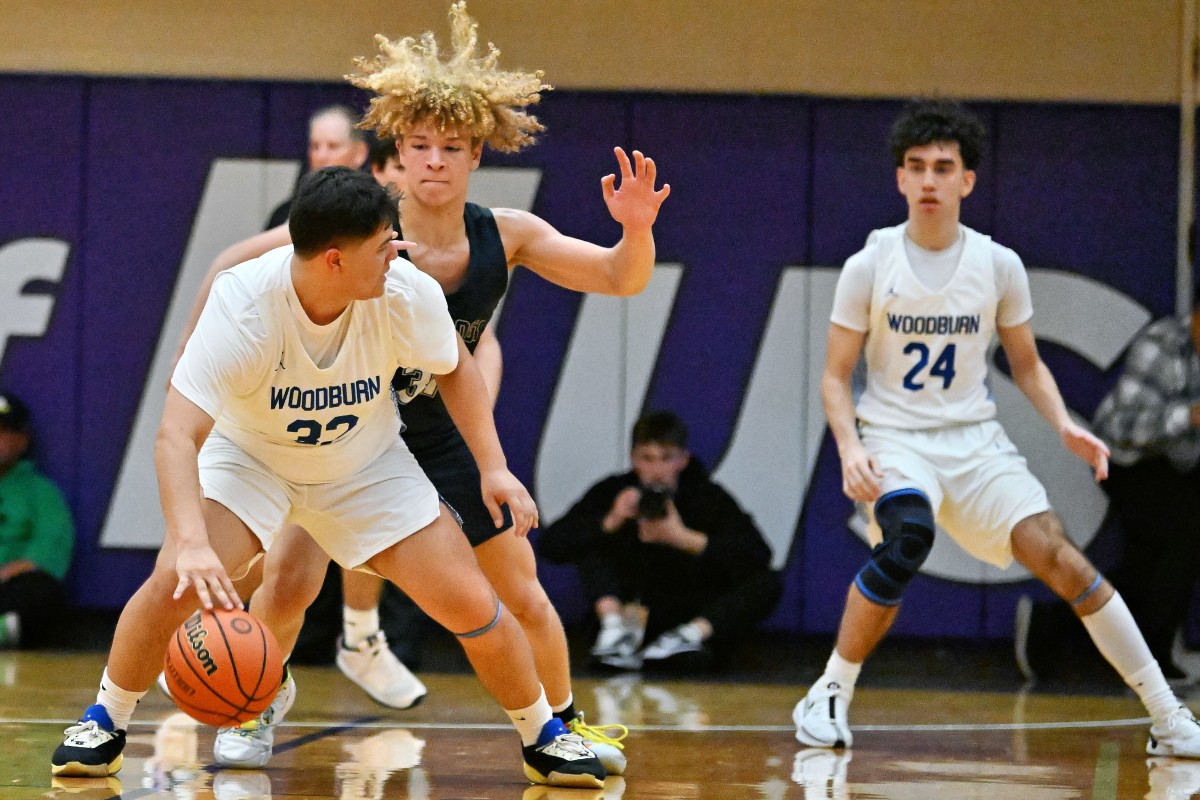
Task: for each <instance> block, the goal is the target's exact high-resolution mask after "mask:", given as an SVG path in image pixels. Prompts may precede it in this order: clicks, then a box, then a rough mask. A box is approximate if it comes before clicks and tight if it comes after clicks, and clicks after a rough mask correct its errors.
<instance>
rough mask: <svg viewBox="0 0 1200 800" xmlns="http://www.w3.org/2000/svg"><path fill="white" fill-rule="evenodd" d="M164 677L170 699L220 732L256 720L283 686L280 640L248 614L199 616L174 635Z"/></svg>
mask: <svg viewBox="0 0 1200 800" xmlns="http://www.w3.org/2000/svg"><path fill="white" fill-rule="evenodd" d="M163 672H164V674H165V675H166V679H167V688H168V689H169V690H170V692H171V699H172V700H174V701H175V704H176V705H177V706H179V708H180V709H181V710H182V711H184V712H185V713H187V714H188V715H189V716H191V717H194V718H195V719H197V720H199V721H200V722H204V723H207V724H209V725H214V726H217V727H227V726H230V725H238V724H240V723H243V722H246V721H248V720H251V719H254V718H255V717H257V716H258V715H259V714H261V713H262V712H263V710H264V709H266V707H267V706H269V705H270V704H271V701H272V700H273V699H274V698H275V692H276V691H278V689H279V686H280V685H281V684H282V683H283V659H282V658H281V656H280V654H279V645H278V644H277V643H276V642H275V637H274V636H273V635H272V634H271V632H270V631H269V630H267V629H266V628H265V627H264V626H263V624H262V623H261V622H259V621H258V620H257V619H255V618H254V617H252V616H250V614H248V613H246V612H245V611H240V610H237V609H234V610H233V611H225V610H223V609H214V610H212V611H197V612H196V613H195V614H194V615H192V616H191V617H189V618H188V619H187V621H186V622H184V623H183V624H182V625H180V626H179V628H177V629H176V630H175V635H174V636H172V637H171V643H170V644H169V645H168V646H167V657H166V662H165V664H164V665H163Z"/></svg>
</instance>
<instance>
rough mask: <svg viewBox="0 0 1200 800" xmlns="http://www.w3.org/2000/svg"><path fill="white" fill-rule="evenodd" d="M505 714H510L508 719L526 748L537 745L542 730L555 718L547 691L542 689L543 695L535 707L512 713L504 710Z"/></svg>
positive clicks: (515, 710) (520, 709)
mask: <svg viewBox="0 0 1200 800" xmlns="http://www.w3.org/2000/svg"><path fill="white" fill-rule="evenodd" d="M504 713H505V714H508V718H509V719H511V720H512V724H513V726H514V727H516V729H517V733H519V734H520V735H521V744H523V745H524V746H526V747H528V746H529V745H531V744H537V740H538V736H539V735H540V734H541V732H542V728H544V727H546V723H547V722H549V721H550V719H551V718H552V717H553V716H554V714H552V713H551V712H550V704H549V703H548V702H546V690H545V689H541V694H539V695H538V699H537V702H535V703H534V704H533V705H531V706H526V707H525V708H518V709H514V710H512V711H509V710H508V709H504Z"/></svg>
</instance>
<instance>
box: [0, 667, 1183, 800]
mask: <svg viewBox="0 0 1200 800" xmlns="http://www.w3.org/2000/svg"><path fill="white" fill-rule="evenodd" d="M103 662H104V656H103V654H101V653H95V652H90V653H11V652H10V653H0V798H4V800H31V799H32V798H64V799H65V798H76V799H77V800H108V798H113V797H117V796H120V797H122V798H155V799H156V798H164V799H166V798H175V799H176V800H211V798H214V797H215V798H218V800H250V799H251V798H340V799H341V800H352V799H353V798H365V799H369V800H378V799H380V798H396V799H397V800H468V799H470V800H476V799H478V800H615V799H616V798H627V800H642V798H656V799H658V798H683V799H686V800H710V799H711V800H741V799H742V798H745V799H746V800H750V799H751V798H753V799H754V800H784V799H785V798H789V799H790V798H795V799H796V800H854V799H857V798H864V799H865V798H886V799H887V800H910V799H911V800H943V799H945V800H1068V798H1085V799H1087V800H1114V799H1116V798H1120V800H1128V799H1129V798H1147V799H1148V800H1182V799H1183V798H1188V797H1193V796H1197V797H1200V762H1186V761H1180V760H1175V759H1148V758H1147V756H1146V754H1145V744H1146V730H1147V724H1148V723H1147V722H1146V720H1144V719H1143V710H1142V708H1141V706H1140V704H1139V703H1138V702H1137V701H1136V700H1135V699H1134V698H1133V697H1132V695H1123V694H1120V693H1112V694H1108V695H1094V696H1092V695H1078V694H1073V695H1060V694H1043V693H1040V692H1025V691H991V692H987V693H983V692H978V691H954V690H940V691H933V690H929V689H902V688H872V687H870V686H865V687H860V689H859V690H858V692H857V694H856V696H855V700H854V704H853V706H852V708H851V722H852V726H853V728H854V730H855V743H854V744H855V747H854V749H853V750H851V751H846V752H844V753H839V752H833V751H826V750H806V749H804V748H803V747H802V746H800V745H798V744H797V743H796V741H795V739H794V738H793V735H792V724H791V718H790V716H791V709H792V706H793V705H794V704H795V703H796V701H797V700H798V699H799V698H800V697H801V695H802V694H803V693H804V691H805V688H806V687H805V686H803V685H800V684H795V685H789V684H786V683H771V684H732V683H709V682H691V681H660V680H652V679H648V678H645V677H638V676H634V675H626V676H619V677H614V678H608V679H605V678H586V679H580V680H579V681H578V682H577V687H576V693H577V702H578V704H579V705H580V706H581V707H583V708H585V709H586V710H587V712H588V713H589V715H590V717H591V718H592V719H594V720H596V721H600V722H605V721H612V720H620V721H622V722H624V723H625V724H627V725H628V726H629V727H630V728H631V733H630V736H629V739H628V740H627V742H628V748H627V751H626V752H627V753H628V755H629V767H628V770H627V771H626V775H625V776H624V778H609V780H608V782H607V784H606V786H605V788H604V790H603V791H599V790H597V791H590V790H581V789H548V788H546V787H535V786H530V785H529V784H528V783H527V782H526V781H525V779H524V777H523V775H522V773H521V765H520V757H519V754H518V743H517V740H516V737H515V734H514V733H513V731H512V729H511V727H510V725H509V724H508V722H507V720H506V719H505V718H504V717H503V715H502V713H501V712H500V711H499V709H497V708H496V707H495V705H494V704H493V703H492V701H491V700H490V699H489V698H488V697H487V696H486V695H485V694H484V692H483V691H482V689H481V688H480V687H479V685H478V683H476V681H475V679H474V678H473V677H471V676H469V675H463V674H450V673H433V674H425V675H423V678H424V680H425V682H426V684H427V685H428V687H429V692H430V693H429V697H428V698H427V699H426V701H425V702H424V703H423V704H421V705H420V706H419V707H417V708H416V709H412V710H410V711H403V712H398V711H392V710H389V709H385V708H381V707H380V706H377V705H375V704H374V703H373V702H372V701H371V700H370V699H369V698H367V697H366V696H365V695H364V694H362V693H361V692H359V690H358V689H357V688H356V687H355V686H353V685H352V684H351V683H349V681H347V680H346V679H345V678H343V677H342V675H341V674H340V673H339V672H338V671H337V669H336V668H333V667H297V668H294V674H295V676H296V679H297V681H298V684H299V689H300V693H299V698H298V700H297V702H296V706H295V708H293V709H292V711H291V713H290V714H289V716H288V719H287V721H286V722H285V723H284V724H283V725H281V726H280V728H279V730H278V732H277V735H276V743H275V756H274V758H273V759H272V761H271V763H270V765H269V766H268V767H267V769H265V770H262V771H238V770H218V769H216V768H215V767H213V766H212V738H213V731H212V729H210V728H206V727H204V726H201V725H198V724H196V723H194V722H192V721H191V720H190V719H189V718H187V717H185V716H184V715H183V714H181V713H179V712H178V711H176V710H175V708H174V706H173V705H171V703H170V701H169V700H167V699H166V698H164V697H163V696H162V695H160V694H158V693H157V690H152V691H151V693H150V694H148V695H147V696H146V699H145V700H144V701H143V702H142V705H141V707H140V708H139V709H138V713H137V715H136V716H135V717H134V723H133V725H132V726H131V728H130V736H129V745H128V747H127V748H126V750H125V756H126V758H125V765H124V768H123V769H122V770H121V772H120V773H119V774H118V775H117V776H116V777H115V778H110V779H107V780H91V779H73V780H65V779H64V780H53V781H52V780H51V776H50V769H49V758H50V754H51V752H52V751H53V749H54V747H55V746H56V745H57V744H58V742H59V741H60V739H61V736H62V731H63V729H64V727H66V726H67V725H68V724H70V723H71V722H73V721H74V720H75V718H76V717H77V716H78V714H79V713H80V712H81V711H82V709H83V708H84V707H85V706H87V705H88V704H89V703H91V702H92V700H93V698H94V697H95V691H96V685H97V682H98V679H99V676H100V673H101V671H102V669H103ZM950 680H953V676H950ZM1185 696H1189V695H1188V693H1187V692H1185ZM1189 699H1190V700H1191V701H1192V705H1193V707H1195V706H1196V704H1197V703H1196V701H1197V700H1200V692H1197V691H1196V690H1192V691H1191V693H1190V696H1189Z"/></svg>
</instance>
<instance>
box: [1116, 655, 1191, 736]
mask: <svg viewBox="0 0 1200 800" xmlns="http://www.w3.org/2000/svg"><path fill="white" fill-rule="evenodd" d="M1125 682H1126V683H1128V684H1129V688H1130V689H1133V691H1135V692H1137V696H1138V698H1139V699H1140V700H1141V701H1142V705H1144V706H1145V707H1146V710H1147V711H1149V712H1150V716H1151V718H1152V719H1153V720H1154V721H1155V722H1162V721H1163V720H1165V719H1166V718H1167V716H1168V715H1170V714H1171V712H1173V711H1174V710H1175V709H1177V708H1179V707H1180V706H1181V705H1183V704H1182V703H1180V702H1179V698H1178V697H1176V696H1175V692H1173V691H1171V687H1170V685H1169V684H1168V683H1167V679H1166V678H1164V677H1163V673H1162V667H1160V666H1159V665H1158V662H1157V661H1151V662H1150V663H1149V664H1147V665H1146V666H1145V667H1143V668H1142V669H1140V670H1138V671H1137V672H1135V673H1133V674H1132V675H1130V676H1129V677H1128V678H1126V679H1125Z"/></svg>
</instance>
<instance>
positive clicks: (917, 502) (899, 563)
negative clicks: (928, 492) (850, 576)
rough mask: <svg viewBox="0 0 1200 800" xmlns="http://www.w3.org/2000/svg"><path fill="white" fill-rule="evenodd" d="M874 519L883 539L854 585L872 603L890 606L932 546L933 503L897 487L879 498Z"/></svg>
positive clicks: (908, 490)
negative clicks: (897, 489) (896, 489)
mask: <svg viewBox="0 0 1200 800" xmlns="http://www.w3.org/2000/svg"><path fill="white" fill-rule="evenodd" d="M875 521H876V522H877V523H878V524H879V527H880V528H881V529H882V530H883V543H882V544H880V545H879V546H877V547H876V548H875V549H874V550H872V551H871V560H870V561H868V562H867V563H866V564H865V565H864V566H863V568H862V569H861V570H859V571H858V575H857V576H856V577H855V578H854V585H855V586H857V587H858V590H859V591H860V592H862V593H863V596H864V597H866V598H867V599H868V600H870V601H871V602H872V603H878V604H879V605H881V606H894V605H898V604H899V603H900V596H901V595H902V594H903V593H904V587H906V586H908V582H909V581H911V580H912V579H913V576H914V575H916V574H917V571H918V570H919V569H920V568H921V565H922V564H923V563H925V559H926V558H927V557H928V556H929V551H930V550H931V549H932V548H933V533H934V530H935V527H934V522H933V507H932V506H931V505H930V504H929V498H928V497H926V496H925V495H924V494H923V493H921V492H919V491H917V490H915V489H901V490H899V491H897V492H892V493H891V494H888V495H884V496H883V497H881V498H880V499H879V502H878V503H876V504H875Z"/></svg>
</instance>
